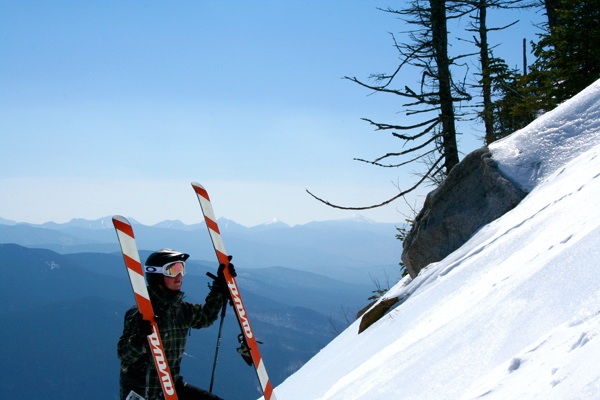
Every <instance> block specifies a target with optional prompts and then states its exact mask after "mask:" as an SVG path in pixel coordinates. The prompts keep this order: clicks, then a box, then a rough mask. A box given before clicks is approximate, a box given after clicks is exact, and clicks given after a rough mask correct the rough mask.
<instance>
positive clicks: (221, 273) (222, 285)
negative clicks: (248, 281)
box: [208, 256, 237, 299]
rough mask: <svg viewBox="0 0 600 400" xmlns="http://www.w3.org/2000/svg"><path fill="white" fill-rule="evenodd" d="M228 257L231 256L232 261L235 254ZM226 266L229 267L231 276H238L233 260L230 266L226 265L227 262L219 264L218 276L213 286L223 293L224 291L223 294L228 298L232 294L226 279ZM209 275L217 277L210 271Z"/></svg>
mask: <svg viewBox="0 0 600 400" xmlns="http://www.w3.org/2000/svg"><path fill="white" fill-rule="evenodd" d="M227 257H228V258H229V261H231V259H232V258H233V256H227ZM225 268H228V271H229V273H230V274H231V276H234V277H235V276H237V273H236V272H235V267H234V266H233V264H232V263H231V262H230V263H229V266H226V265H225V264H219V268H218V269H217V276H216V279H215V282H214V284H213V287H214V288H216V289H218V290H220V291H221V293H223V295H224V296H225V298H226V299H228V298H229V297H230V295H229V288H228V287H227V279H225ZM208 275H209V276H212V278H213V279H214V278H215V276H214V275H212V274H210V273H208Z"/></svg>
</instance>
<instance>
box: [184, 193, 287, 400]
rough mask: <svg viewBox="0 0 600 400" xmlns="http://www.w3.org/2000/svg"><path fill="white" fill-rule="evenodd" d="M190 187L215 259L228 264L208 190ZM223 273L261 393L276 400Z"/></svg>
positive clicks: (237, 297)
mask: <svg viewBox="0 0 600 400" xmlns="http://www.w3.org/2000/svg"><path fill="white" fill-rule="evenodd" d="M192 187H193V188H194V191H195V192H196V196H197V197H198V201H199V202H200V208H201V209H202V213H203V214H204V220H205V222H206V226H207V228H208V233H209V234H210V238H211V240H212V243H213V247H214V249H215V253H216V255H217V259H218V260H219V263H220V264H225V265H226V266H229V257H228V255H227V251H226V250H225V245H224V244H223V239H222V238H221V232H220V231H219V225H218V224H217V219H216V218H215V212H214V210H213V207H212V204H211V202H210V198H209V196H208V192H207V191H206V189H205V188H204V187H203V186H202V185H200V184H199V183H197V182H193V183H192ZM224 273H225V279H226V281H227V286H228V288H229V293H230V295H231V299H232V301H233V308H234V310H235V314H236V316H237V319H238V322H239V324H240V328H241V330H242V333H243V334H244V338H245V340H246V343H247V345H248V347H249V348H250V356H251V357H252V363H253V365H254V368H255V370H256V374H257V375H258V380H259V382H260V386H261V389H262V392H263V395H264V396H265V400H277V397H276V396H275V392H274V391H273V385H272V384H271V381H270V380H269V376H268V374H267V369H266V368H265V364H264V362H263V359H262V356H261V354H260V349H259V348H258V343H257V341H256V338H255V336H254V332H253V331H252V328H251V326H250V319H249V316H248V313H247V312H246V307H245V306H244V302H243V301H242V296H241V294H240V291H239V289H238V285H237V282H236V280H235V277H234V276H232V275H231V273H230V272H229V268H225V271H224Z"/></svg>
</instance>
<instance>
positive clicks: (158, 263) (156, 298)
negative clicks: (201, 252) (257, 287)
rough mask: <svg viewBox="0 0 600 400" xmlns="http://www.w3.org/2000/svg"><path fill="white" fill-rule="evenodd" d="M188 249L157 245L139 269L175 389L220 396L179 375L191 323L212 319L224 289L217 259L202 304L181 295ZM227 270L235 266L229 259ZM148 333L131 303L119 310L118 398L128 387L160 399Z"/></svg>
mask: <svg viewBox="0 0 600 400" xmlns="http://www.w3.org/2000/svg"><path fill="white" fill-rule="evenodd" d="M188 257H189V254H185V253H181V252H178V251H175V250H171V249H162V250H158V251H156V252H154V253H152V254H150V256H148V259H147V260H146V264H145V268H144V269H145V275H146V282H147V284H148V292H149V294H150V300H151V302H152V306H153V308H154V313H155V314H156V322H157V324H158V330H159V332H160V334H161V339H162V342H163V346H164V349H165V353H166V356H167V361H168V364H169V367H170V369H171V374H172V376H173V380H174V381H175V390H176V392H177V397H178V398H179V399H180V400H204V399H207V400H222V399H220V397H218V396H215V395H214V394H212V393H210V392H208V391H205V390H203V389H200V388H197V387H195V386H192V385H190V384H188V383H187V382H184V380H183V378H182V377H181V376H180V375H179V369H180V364H181V358H182V357H183V353H184V351H185V344H186V340H187V336H188V333H189V330H190V329H191V328H194V329H200V328H205V327H208V326H210V325H212V323H213V322H215V320H216V319H217V316H218V314H219V311H220V309H221V306H222V305H223V301H226V300H225V293H227V292H228V289H227V284H226V281H225V278H224V275H223V270H224V268H225V265H220V266H219V269H218V272H217V279H216V280H215V281H214V282H213V285H212V286H211V289H210V292H209V293H208V295H207V296H206V299H205V303H204V305H200V304H192V303H189V302H186V301H183V295H184V293H183V292H182V291H181V285H182V282H183V275H184V274H185V261H186V260H187V259H188ZM229 268H230V269H229V272H231V273H232V274H233V275H235V269H234V267H233V265H232V264H229ZM151 333H152V325H151V324H150V321H147V320H144V319H142V315H141V313H140V312H139V310H138V308H137V307H135V306H134V307H132V308H131V309H129V310H128V311H127V312H126V313H125V324H124V328H123V335H122V336H121V338H120V339H119V342H118V345H117V350H118V355H119V359H120V360H121V374H120V398H121V400H124V399H125V398H126V397H127V396H128V395H129V394H130V392H131V391H134V392H135V393H137V394H138V395H141V396H143V397H144V398H145V399H146V400H155V399H162V398H163V393H162V388H161V384H160V381H159V377H158V375H157V372H156V368H155V366H154V362H153V359H152V356H151V354H150V349H149V346H148V340H147V336H148V335H150V334H151Z"/></svg>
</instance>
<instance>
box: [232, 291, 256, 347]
mask: <svg viewBox="0 0 600 400" xmlns="http://www.w3.org/2000/svg"><path fill="white" fill-rule="evenodd" d="M227 286H229V292H230V293H231V297H232V299H233V303H234V304H235V309H236V310H237V313H238V316H239V319H240V323H241V325H242V329H243V330H244V334H245V335H246V337H247V338H251V337H252V336H253V334H252V329H251V328H250V323H249V322H248V318H247V317H246V310H245V309H244V305H243V304H242V299H240V293H239V292H238V289H237V286H236V285H235V283H234V282H229V281H228V282H227Z"/></svg>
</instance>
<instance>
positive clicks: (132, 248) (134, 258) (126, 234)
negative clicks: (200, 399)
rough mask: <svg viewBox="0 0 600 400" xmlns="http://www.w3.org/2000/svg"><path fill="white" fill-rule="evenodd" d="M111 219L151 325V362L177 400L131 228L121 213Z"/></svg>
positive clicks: (170, 396)
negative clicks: (152, 361) (152, 360)
mask: <svg viewBox="0 0 600 400" xmlns="http://www.w3.org/2000/svg"><path fill="white" fill-rule="evenodd" d="M112 221H113V225H114V227H115V230H116V231H117V237H118V239H119V245H120V246H121V252H122V253H123V260H124V261H125V266H126V267H127V273H128V275H129V280H130V282H131V287H132V289H133V294H134V297H135V301H136V304H137V306H138V309H139V310H140V313H141V314H142V317H143V318H144V319H145V320H148V321H150V323H151V324H152V334H151V335H149V336H148V344H149V346H150V349H151V352H152V357H153V359H154V365H155V366H156V371H157V373H158V376H159V379H160V383H161V386H162V390H163V393H164V395H165V399H166V400H177V393H176V392H175V381H174V380H173V376H172V375H171V369H170V368H169V364H168V362H167V356H166V353H165V350H164V347H163V344H162V340H161V338H160V333H159V331H158V325H157V324H156V319H155V318H154V310H153V309H152V303H151V302H150V295H149V294H148V288H147V287H146V280H145V279H144V271H143V269H142V263H141V262H140V255H139V252H138V248H137V244H136V241H135V235H134V233H133V228H132V227H131V224H130V223H129V221H127V219H126V218H125V217H122V216H120V215H115V216H114V217H113V219H112Z"/></svg>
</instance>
